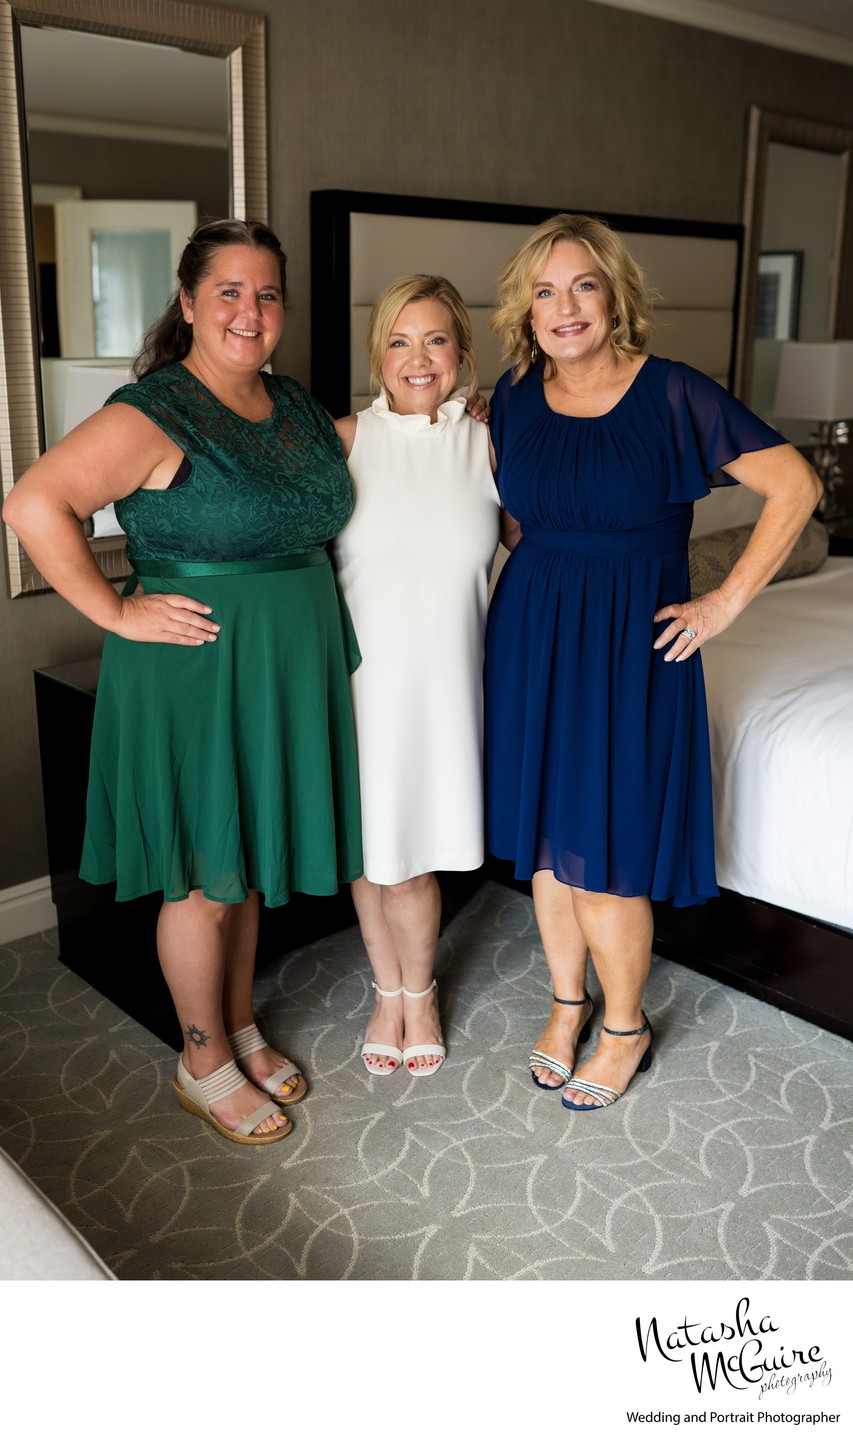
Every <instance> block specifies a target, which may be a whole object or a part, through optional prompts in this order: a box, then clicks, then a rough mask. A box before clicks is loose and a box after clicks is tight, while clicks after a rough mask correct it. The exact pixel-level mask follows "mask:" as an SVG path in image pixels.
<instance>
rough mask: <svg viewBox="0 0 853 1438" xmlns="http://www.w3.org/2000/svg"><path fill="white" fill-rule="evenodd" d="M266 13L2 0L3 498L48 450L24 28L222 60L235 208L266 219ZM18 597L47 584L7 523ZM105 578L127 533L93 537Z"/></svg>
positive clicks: (181, 5)
mask: <svg viewBox="0 0 853 1438" xmlns="http://www.w3.org/2000/svg"><path fill="white" fill-rule="evenodd" d="M265 24H266V22H265V19H264V17H263V16H262V15H254V14H251V13H249V12H247V11H243V10H229V9H228V8H227V7H225V6H219V5H209V4H207V3H201V0H0V481H2V494H3V497H4V498H5V496H6V495H7V494H8V493H9V491H10V489H11V487H12V485H13V484H14V482H15V480H16V479H18V478H19V476H20V475H21V474H23V472H24V470H25V469H28V468H29V466H30V465H31V464H33V462H34V461H35V460H36V459H37V458H38V456H39V455H40V454H41V453H42V451H43V449H44V424H43V418H42V399H41V379H40V373H39V363H40V361H39V347H38V334H37V321H36V305H35V284H34V277H33V251H32V239H31V222H30V197H29V196H30V188H29V176H28V172H27V145H26V122H25V116H24V107H23V91H22V83H21V47H20V26H21V25H51V26H55V27H58V28H64V29H70V30H84V31H89V32H91V33H94V34H98V35H115V36H118V37H119V38H121V39H125V40H143V41H146V42H147V43H148V44H155V45H173V46H177V47H179V48H180V49H182V50H190V51H194V52H195V53H197V54H201V55H212V56H219V57H220V58H221V59H224V60H226V61H227V63H228V86H229V111H230V115H229V118H230V144H229V151H230V181H231V184H230V190H231V213H232V215H235V216H236V217H237V218H238V219H247V218H249V217H251V218H252V219H258V220H266V219H267V208H268V180H267V133H266V126H267V105H266V32H265ZM3 528H4V532H5V545H6V560H7V568H8V590H9V594H10V596H11V597H12V598H13V599H14V598H17V597H18V596H19V595H22V594H33V593H38V592H39V591H41V590H45V589H47V588H48V587H49V586H48V584H47V582H46V581H45V579H44V578H43V576H42V575H41V574H39V572H38V570H37V569H36V568H35V566H34V565H33V563H32V561H31V560H30V559H29V557H28V556H27V554H26V553H25V551H24V550H23V548H22V547H21V545H20V544H19V542H18V540H17V538H16V536H15V535H14V534H13V533H12V531H11V530H10V529H8V528H7V527H6V526H5V525H4V526H3ZM90 544H91V547H92V551H93V553H94V554H95V556H96V558H97V560H98V563H99V565H100V567H101V569H102V570H103V572H104V573H105V574H106V575H107V577H108V578H116V577H119V576H120V575H122V574H123V573H125V572H126V570H127V566H126V563H125V560H124V540H123V539H99V540H92V541H90Z"/></svg>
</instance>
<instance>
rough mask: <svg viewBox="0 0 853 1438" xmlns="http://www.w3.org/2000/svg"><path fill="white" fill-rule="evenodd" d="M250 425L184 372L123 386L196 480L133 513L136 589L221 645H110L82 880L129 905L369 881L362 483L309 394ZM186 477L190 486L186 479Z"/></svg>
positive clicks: (272, 899) (138, 494) (154, 493)
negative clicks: (340, 578) (344, 573)
mask: <svg viewBox="0 0 853 1438" xmlns="http://www.w3.org/2000/svg"><path fill="white" fill-rule="evenodd" d="M263 381H264V384H265V385H266V388H267V391H268V393H269V394H270V396H271V398H272V400H273V405H274V408H273V414H272V416H271V417H270V418H269V419H266V420H261V421H259V422H252V421H250V420H246V419H242V418H241V417H240V416H238V415H236V414H235V413H234V412H233V411H232V410H229V409H227V408H226V407H225V406H224V405H222V404H221V403H220V402H219V401H218V400H217V399H216V397H215V396H214V395H213V394H212V393H211V392H210V391H209V390H208V389H207V388H206V387H205V386H204V385H203V384H202V383H201V382H200V381H199V380H197V379H196V378H195V376H194V375H193V374H191V373H190V371H189V370H188V369H186V367H185V366H184V365H181V364H175V365H169V366H168V367H166V368H165V369H162V370H158V371H157V372H156V373H155V374H153V375H149V376H147V377H146V378H145V379H143V380H140V381H139V383H138V384H132V385H126V386H125V387H124V388H122V389H120V390H117V391H116V393H115V394H113V395H111V397H110V399H109V400H108V401H107V403H109V404H113V403H120V404H128V405H132V406H133V407H134V408H135V409H138V410H141V411H142V413H143V414H145V415H147V416H148V417H149V418H150V419H151V420H153V422H154V423H155V424H157V425H158V426H159V428H160V429H162V430H163V431H164V433H165V434H167V435H168V436H169V437H170V439H173V440H174V441H175V443H176V444H177V445H178V446H179V447H180V449H181V450H182V452H183V454H184V456H185V463H184V465H183V466H182V470H181V473H180V475H179V476H178V477H176V478H180V479H183V482H182V483H177V484H176V485H175V484H173V487H172V488H169V489H166V490H143V489H140V490H136V491H135V493H133V494H131V495H130V496H129V497H128V498H127V499H124V500H121V501H120V502H119V503H118V504H117V505H116V511H117V514H118V517H119V521H120V523H121V524H122V526H123V528H124V529H125V530H126V532H127V536H128V555H129V558H130V562H131V564H132V565H133V568H134V571H135V573H134V576H133V577H132V578H131V580H130V581H129V583H128V585H127V588H126V590H125V592H126V593H131V592H132V591H133V590H134V589H135V588H136V585H137V584H141V585H142V587H143V588H144V589H145V591H146V592H147V593H153V592H156V593H175V594H185V595H188V596H190V597H192V598H193V599H197V600H199V601H200V602H201V603H203V604H209V605H210V606H211V607H212V610H213V613H212V615H211V617H212V618H213V619H214V620H215V621H216V622H217V623H218V624H219V625H221V629H220V633H219V637H218V638H217V640H216V641H215V643H212V644H211V643H205V644H204V645H201V646H198V647H189V646H184V645H175V644H146V643H138V642H134V641H131V640H126V639H120V638H118V637H117V636H116V635H114V634H108V635H107V638H106V642H105V645H104V658H103V665H102V669H101V679H100V683H99V686H98V697H97V703H96V709H95V729H94V735H93V740H92V760H91V766H90V775H89V793H88V808H87V827H86V838H85V844H84V851H83V859H82V864H81V870H80V872H81V876H82V877H83V878H84V879H86V880H88V881H89V882H90V883H94V884H101V883H108V882H111V881H116V883H117V898H119V899H133V898H136V897H137V896H138V895H140V894H147V893H155V892H159V891H162V892H163V894H164V896H165V898H166V899H170V900H171V899H183V898H186V896H187V894H188V893H189V892H190V890H192V889H201V890H202V891H203V892H204V893H205V894H206V895H207V897H208V898H210V899H216V900H223V901H225V902H227V903H239V902H241V901H242V900H243V899H245V897H246V895H247V893H248V891H249V889H257V890H259V891H260V892H261V893H262V894H263V896H264V899H265V902H266V903H267V904H268V905H269V906H271V907H272V906H275V905H279V904H284V903H286V902H287V900H288V899H289V897H290V894H291V893H292V892H294V891H299V892H302V893H308V894H331V893H334V892H335V891H336V890H337V888H338V887H339V885H340V884H343V883H346V882H349V881H351V880H352V879H355V878H357V877H358V876H359V875H360V874H361V871H362V869H361V820H360V812H359V800H358V777H357V770H356V751H355V735H354V729H353V719H352V708H351V702H350V693H349V674H350V673H351V671H352V670H353V669H354V668H355V667H356V666H357V664H358V662H359V657H360V656H359V654H358V648H357V646H356V643H355V637H354V635H353V632H352V626H351V623H350V620H349V616H348V613H347V611H346V606H345V604H344V602H343V600H342V598H341V596H340V592H339V590H338V588H337V585H336V583H335V579H334V576H333V573H332V570H331V567H330V564H329V560H328V556H327V554H326V549H325V545H326V543H327V541H328V540H329V539H331V538H332V536H333V535H335V534H336V533H337V532H338V530H340V529H341V527H342V526H343V525H344V524H345V523H346V520H347V519H348V517H349V515H350V512H351V510H352V506H353V493H352V485H351V481H350V478H349V473H348V471H347V466H346V463H345V461H344V457H343V453H342V451H341V447H340V444H339V442H338V439H337V436H336V435H335V432H334V429H333V427H332V425H331V423H330V421H329V419H328V417H327V416H326V414H325V413H324V411H323V409H322V408H321V406H320V405H318V404H317V402H316V401H315V400H314V399H312V398H311V396H310V395H309V394H307V393H306V392H305V390H303V389H302V387H301V386H300V385H298V384H297V383H296V381H295V380H291V379H287V378H284V377H281V376H269V375H264V376H263ZM187 468H189V475H188V477H186V478H184V475H185V473H186V470H187Z"/></svg>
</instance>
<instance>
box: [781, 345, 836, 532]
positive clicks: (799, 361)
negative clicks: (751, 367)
mask: <svg viewBox="0 0 853 1438" xmlns="http://www.w3.org/2000/svg"><path fill="white" fill-rule="evenodd" d="M773 412H774V414H776V415H778V416H780V417H781V418H784V419H809V420H812V421H813V422H814V426H815V427H814V429H813V430H812V437H813V439H814V441H815V443H814V450H813V454H812V456H811V462H812V464H813V465H814V467H815V469H816V470H817V473H818V475H819V476H820V479H821V481H822V483H823V499H822V500H821V501H820V503H819V505H818V513H819V514H820V516H821V519H823V520H824V521H825V522H827V523H829V522H830V521H834V520H838V519H840V518H842V517H843V516H844V515H846V513H847V505H846V504H845V503H844V501H843V497H842V494H841V493H840V492H839V491H840V490H841V489H842V488H843V484H844V471H843V469H842V468H841V466H840V464H839V462H838V449H839V446H840V445H842V444H848V443H849V441H850V428H849V423H848V421H849V420H851V419H853V340H832V341H828V342H825V343H822V344H800V342H799V341H797V340H790V341H787V342H786V343H785V344H783V346H782V355H781V360H780V363H779V377H778V379H777V381H776V398H775V400H774V402H773Z"/></svg>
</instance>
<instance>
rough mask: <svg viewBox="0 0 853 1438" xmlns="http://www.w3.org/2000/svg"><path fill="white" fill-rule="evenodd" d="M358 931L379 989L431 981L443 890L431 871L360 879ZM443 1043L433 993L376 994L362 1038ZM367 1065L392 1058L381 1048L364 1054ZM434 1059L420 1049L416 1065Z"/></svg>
mask: <svg viewBox="0 0 853 1438" xmlns="http://www.w3.org/2000/svg"><path fill="white" fill-rule="evenodd" d="M352 895H353V901H354V903H355V906H356V911H357V913H358V921H359V924H360V925H361V934H362V938H363V939H364V944H365V948H366V949H367V954H368V958H369V959H370V964H371V968H372V969H373V976H374V979H375V981H376V984H377V985H378V987H379V988H380V989H398V988H400V986H401V985H402V986H404V987H405V988H407V989H408V990H409V991H410V992H411V993H421V992H422V991H423V990H424V989H426V988H428V987H429V985H430V984H431V983H432V968H433V963H434V962H435V948H436V944H437V942H438V928H439V923H440V921H441V893H440V891H439V887H438V881H437V879H436V877H435V874H419V875H418V876H417V877H416V878H414V879H407V880H405V881H404V882H403V883H402V884H373V883H371V882H370V880H369V879H358V880H357V881H356V882H355V883H354V884H353V886H352ZM404 1036H405V1043H406V1044H407V1045H408V1044H428V1043H441V1042H442V1038H441V1024H440V1022H439V1018H438V1000H437V998H436V996H435V994H433V995H431V996H430V997H426V998H423V999H406V998H402V1000H401V999H383V998H382V997H381V996H380V995H379V994H377V996H376V1004H375V1006H374V1010H373V1014H372V1015H371V1018H370V1022H369V1024H368V1026H367V1033H366V1035H365V1043H369V1042H370V1040H371V1039H375V1040H376V1042H377V1043H387V1044H393V1045H394V1047H395V1048H402V1046H403V1041H404ZM365 1057H366V1059H367V1062H368V1064H369V1065H370V1066H371V1067H374V1066H375V1067H376V1068H382V1067H384V1066H386V1065H388V1064H393V1063H394V1060H393V1059H388V1057H387V1056H383V1055H382V1054H374V1055H372V1056H371V1055H370V1054H369V1053H368V1054H367V1055H366V1056H365ZM436 1062H437V1060H436V1059H435V1058H434V1057H430V1056H428V1055H419V1056H418V1057H417V1058H414V1059H413V1060H412V1064H413V1066H415V1067H418V1068H431V1067H434V1065H435V1063H436Z"/></svg>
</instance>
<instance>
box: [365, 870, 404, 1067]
mask: <svg viewBox="0 0 853 1438" xmlns="http://www.w3.org/2000/svg"><path fill="white" fill-rule="evenodd" d="M352 901H353V903H354V904H355V911H356V913H357V914H358V923H359V928H360V929H361V937H362V939H363V940H364V947H365V948H366V950H367V957H368V959H369V960H370V967H371V969H372V970H373V980H374V983H375V984H376V987H377V988H378V989H385V990H386V991H390V992H391V993H394V992H395V991H396V990H397V989H399V988H402V985H403V971H402V969H401V967H400V960H399V957H398V955H397V946H396V944H395V943H394V938H393V935H392V934H391V931H390V929H389V928H388V925H387V923H386V921H385V915H384V913H383V912H382V890H381V887H380V885H379V884H373V883H371V881H370V880H369V879H364V878H362V879H356V881H355V883H354V884H353V885H352ZM371 1039H372V1040H373V1041H374V1042H375V1043H378V1044H388V1045H389V1046H390V1047H392V1048H395V1049H402V1047H403V996H402V994H400V995H399V996H398V997H397V998H395V999H388V998H383V997H382V995H381V994H376V996H375V999H374V1004H373V1013H372V1014H371V1015H370V1018H369V1020H368V1023H367V1031H366V1033H365V1036H364V1042H365V1043H366V1044H369V1043H370V1041H371ZM364 1061H365V1063H366V1064H367V1066H368V1068H376V1069H380V1070H383V1071H384V1070H385V1069H393V1068H396V1067H397V1060H396V1059H394V1058H392V1057H391V1055H390V1054H381V1053H370V1052H369V1051H368V1052H367V1053H366V1054H365V1055H364Z"/></svg>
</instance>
